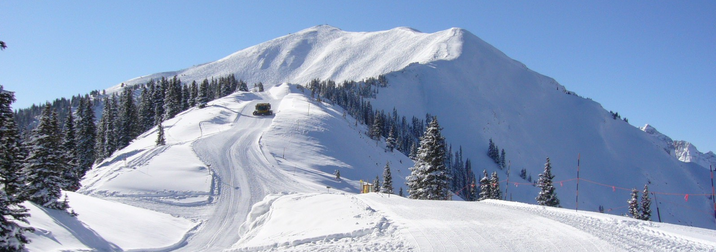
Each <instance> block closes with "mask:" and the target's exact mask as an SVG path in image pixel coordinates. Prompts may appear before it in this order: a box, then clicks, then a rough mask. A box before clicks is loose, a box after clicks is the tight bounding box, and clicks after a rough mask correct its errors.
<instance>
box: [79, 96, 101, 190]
mask: <svg viewBox="0 0 716 252" xmlns="http://www.w3.org/2000/svg"><path fill="white" fill-rule="evenodd" d="M77 115H78V116H77V119H76V120H77V123H76V124H77V135H76V137H77V167H78V168H79V170H78V173H77V174H78V177H79V178H80V179H82V178H83V177H84V176H85V173H87V171H89V170H90V169H91V168H92V164H93V163H94V161H95V142H96V139H95V137H96V134H97V126H96V125H95V122H94V119H95V117H94V110H93V109H92V101H91V100H90V98H89V97H85V98H82V99H80V104H79V106H78V110H77Z"/></svg>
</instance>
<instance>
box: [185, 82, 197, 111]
mask: <svg viewBox="0 0 716 252" xmlns="http://www.w3.org/2000/svg"><path fill="white" fill-rule="evenodd" d="M198 94H199V86H197V84H196V81H192V82H191V87H190V88H189V96H188V98H187V99H188V102H189V107H194V106H196V96H197V95H198Z"/></svg>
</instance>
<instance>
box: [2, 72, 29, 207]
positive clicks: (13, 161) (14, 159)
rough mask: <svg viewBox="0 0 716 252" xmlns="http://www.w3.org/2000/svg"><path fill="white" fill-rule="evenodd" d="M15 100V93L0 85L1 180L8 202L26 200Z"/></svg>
mask: <svg viewBox="0 0 716 252" xmlns="http://www.w3.org/2000/svg"><path fill="white" fill-rule="evenodd" d="M13 102H15V94H14V93H13V92H10V91H7V90H4V89H3V86H2V85H0V180H2V186H3V187H2V188H3V189H4V191H5V192H7V197H8V200H7V201H9V202H8V203H6V204H12V203H19V202H22V201H23V200H24V199H23V197H22V195H21V191H22V189H23V185H24V182H23V177H22V173H21V169H22V162H23V159H24V157H23V153H22V149H21V148H22V146H21V142H20V135H19V131H18V130H17V124H16V123H15V117H14V115H13V112H12V107H11V105H12V103H13Z"/></svg>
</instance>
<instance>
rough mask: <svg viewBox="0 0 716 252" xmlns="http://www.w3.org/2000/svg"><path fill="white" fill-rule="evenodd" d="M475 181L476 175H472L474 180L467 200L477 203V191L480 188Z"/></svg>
mask: <svg viewBox="0 0 716 252" xmlns="http://www.w3.org/2000/svg"><path fill="white" fill-rule="evenodd" d="M476 181H477V180H476V179H475V174H472V180H471V182H470V194H469V197H468V199H467V200H469V201H476V200H477V199H478V192H477V189H478V188H479V187H478V186H479V185H477V184H476V183H477V182H476Z"/></svg>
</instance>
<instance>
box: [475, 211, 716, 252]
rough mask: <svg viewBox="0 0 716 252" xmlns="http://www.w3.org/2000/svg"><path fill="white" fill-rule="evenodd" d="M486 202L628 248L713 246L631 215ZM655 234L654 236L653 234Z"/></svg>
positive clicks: (710, 248)
mask: <svg viewBox="0 0 716 252" xmlns="http://www.w3.org/2000/svg"><path fill="white" fill-rule="evenodd" d="M485 202H487V203H489V204H500V205H503V206H505V207H509V208H513V209H519V210H524V211H528V212H532V213H534V214H537V215H540V216H543V217H546V218H548V219H552V220H554V221H557V222H561V223H564V224H566V225H570V226H573V227H575V228H577V229H579V230H583V231H585V232H587V233H590V234H592V235H594V236H596V237H598V238H600V239H602V240H605V241H608V242H610V243H611V244H614V245H617V246H619V247H622V248H624V249H625V250H629V251H713V250H715V249H716V246H714V245H709V244H704V243H701V242H697V241H694V240H690V239H685V238H682V237H681V236H676V235H673V234H667V233H665V232H661V231H658V230H655V229H653V227H656V226H657V225H659V224H658V223H655V222H651V221H649V222H645V221H640V220H632V219H622V220H619V219H618V218H617V217H611V216H610V217H606V216H605V217H606V218H595V217H591V216H583V215H576V214H574V213H572V212H570V211H569V210H566V209H558V208H548V207H533V206H518V205H511V204H504V203H500V201H496V200H487V201H485ZM654 236H656V237H657V238H654ZM644 237H649V239H644ZM640 238H641V239H640Z"/></svg>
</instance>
